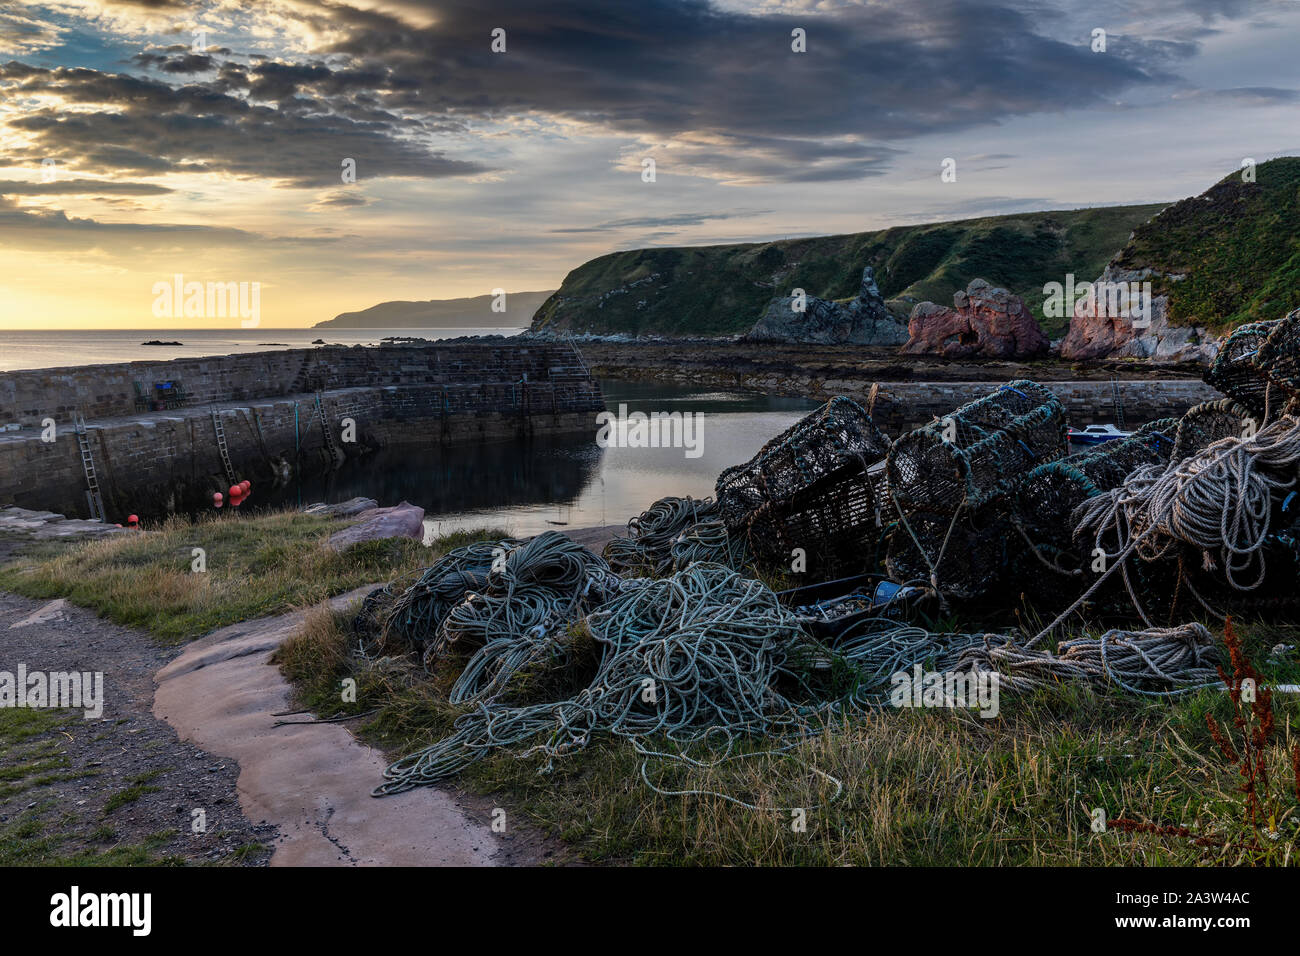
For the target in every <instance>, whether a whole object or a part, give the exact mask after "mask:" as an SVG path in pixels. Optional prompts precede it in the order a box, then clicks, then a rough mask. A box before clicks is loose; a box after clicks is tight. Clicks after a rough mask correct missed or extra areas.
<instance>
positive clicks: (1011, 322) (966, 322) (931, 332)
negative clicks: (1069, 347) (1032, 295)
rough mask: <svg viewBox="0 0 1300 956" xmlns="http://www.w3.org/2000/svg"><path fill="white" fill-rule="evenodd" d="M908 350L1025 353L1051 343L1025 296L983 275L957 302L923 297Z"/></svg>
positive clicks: (954, 354)
mask: <svg viewBox="0 0 1300 956" xmlns="http://www.w3.org/2000/svg"><path fill="white" fill-rule="evenodd" d="M907 332H908V340H907V344H906V345H904V346H903V351H904V352H905V353H907V354H910V355H940V356H942V357H944V358H997V359H1024V358H1034V357H1035V356H1039V355H1045V354H1047V351H1048V349H1049V348H1050V347H1051V343H1050V342H1049V341H1048V338H1047V336H1046V335H1045V334H1044V333H1043V330H1042V329H1041V328H1039V327H1038V323H1037V322H1036V321H1035V320H1034V317H1033V315H1032V314H1030V312H1029V309H1028V308H1026V307H1025V302H1024V300H1023V299H1021V298H1020V296H1018V295H1012V294H1011V293H1010V292H1008V291H1007V290H1006V289H999V288H996V287H995V286H993V285H991V284H990V283H988V282H985V281H984V280H983V279H972V280H971V283H970V285H968V286H967V287H966V290H965V291H964V292H961V291H959V292H957V293H955V294H954V295H953V297H952V308H949V307H948V306H946V305H939V304H937V303H934V302H918V303H917V304H916V306H915V307H914V308H913V309H912V314H911V316H910V317H909V319H908V323H907Z"/></svg>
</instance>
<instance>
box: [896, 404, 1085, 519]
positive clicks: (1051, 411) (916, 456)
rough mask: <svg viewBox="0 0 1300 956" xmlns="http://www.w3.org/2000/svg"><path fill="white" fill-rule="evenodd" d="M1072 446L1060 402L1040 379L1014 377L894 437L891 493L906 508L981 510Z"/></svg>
mask: <svg viewBox="0 0 1300 956" xmlns="http://www.w3.org/2000/svg"><path fill="white" fill-rule="evenodd" d="M1065 452H1066V427H1065V411H1064V409H1063V408H1062V407H1061V403H1060V401H1059V400H1058V399H1057V398H1056V396H1055V395H1053V394H1052V393H1051V392H1050V391H1049V390H1048V389H1046V388H1044V387H1043V386H1041V385H1039V384H1037V383H1036V382H1029V381H1023V380H1022V381H1016V382H1011V383H1010V384H1008V385H1003V386H1002V387H1000V388H999V389H997V391H995V392H993V393H992V394H990V395H987V396H985V397H984V398H981V399H978V400H976V401H974V402H970V403H969V404H966V405H963V406H961V407H960V408H958V409H957V410H956V411H954V412H953V413H952V414H951V415H948V416H945V417H944V418H942V419H939V420H938V421H934V422H931V423H930V424H928V425H925V426H923V427H921V428H918V429H916V430H915V431H911V432H908V433H907V434H906V435H903V436H902V437H901V438H899V439H898V441H896V442H894V445H893V447H892V448H891V449H890V452H889V459H888V475H889V488H890V493H891V494H892V495H893V497H894V501H895V502H896V503H897V505H898V506H899V508H901V509H902V510H903V511H906V512H912V511H916V512H929V513H932V514H951V513H953V512H955V511H957V510H958V509H959V508H963V507H965V508H967V509H978V508H981V507H983V506H984V505H986V504H988V503H989V502H991V501H993V500H994V499H996V498H998V497H1000V496H1002V495H1005V494H1007V493H1009V492H1011V491H1012V490H1014V488H1015V486H1016V485H1017V484H1018V483H1019V481H1020V479H1021V478H1022V477H1023V476H1024V474H1025V473H1026V472H1027V471H1028V470H1029V469H1031V468H1033V467H1034V466H1035V465H1038V464H1040V463H1042V462H1045V461H1052V460H1054V459H1057V458H1060V457H1062V456H1063V455H1064V454H1065Z"/></svg>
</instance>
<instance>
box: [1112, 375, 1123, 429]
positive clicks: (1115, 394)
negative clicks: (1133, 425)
mask: <svg viewBox="0 0 1300 956" xmlns="http://www.w3.org/2000/svg"><path fill="white" fill-rule="evenodd" d="M1110 394H1111V398H1112V400H1113V401H1114V403H1115V427H1116V428H1118V429H1119V430H1120V431H1123V430H1124V397H1123V396H1122V395H1121V394H1120V391H1119V382H1118V381H1117V380H1115V379H1113V378H1112V379H1111V380H1110Z"/></svg>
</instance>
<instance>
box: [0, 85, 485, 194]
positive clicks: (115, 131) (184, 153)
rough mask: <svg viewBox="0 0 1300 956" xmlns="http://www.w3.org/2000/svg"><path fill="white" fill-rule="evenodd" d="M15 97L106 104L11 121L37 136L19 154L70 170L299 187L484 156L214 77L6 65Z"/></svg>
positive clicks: (471, 169)
mask: <svg viewBox="0 0 1300 956" xmlns="http://www.w3.org/2000/svg"><path fill="white" fill-rule="evenodd" d="M0 86H3V87H7V89H6V93H7V94H8V95H11V96H21V95H23V94H36V93H42V94H56V95H57V96H59V97H60V98H62V99H63V100H65V101H67V102H71V103H76V104H84V105H87V106H94V105H102V106H103V107H105V108H104V109H101V110H94V109H83V110H76V111H70V110H66V109H60V108H56V107H53V106H49V107H41V108H36V109H30V110H27V111H26V112H25V113H23V114H22V115H20V116H17V117H16V118H14V119H13V120H11V121H10V124H9V125H10V126H11V127H12V128H13V129H15V130H18V131H20V132H23V133H26V134H28V135H29V136H31V137H32V138H33V139H34V145H31V146H28V147H25V148H22V149H18V150H16V151H15V152H14V153H13V154H12V158H13V159H15V160H17V161H18V162H24V161H26V162H31V163H39V162H40V160H42V159H57V160H59V161H60V163H61V164H62V165H65V166H67V167H68V168H70V169H75V170H78V171H84V172H94V173H128V174H133V175H140V174H156V173H164V172H176V171H190V172H220V173H227V174H231V175H235V176H245V177H258V178H266V179H273V180H278V181H280V182H282V183H284V184H286V185H293V186H327V185H334V184H337V183H338V182H339V168H340V167H339V164H340V163H341V162H342V160H343V159H344V158H345V157H350V158H352V159H355V160H356V162H357V166H358V168H359V169H360V170H361V174H362V175H365V176H374V177H380V176H406V177H417V178H427V179H434V178H440V177H446V176H466V175H476V174H479V173H483V172H486V171H488V169H489V167H488V166H486V165H485V164H483V163H479V162H475V161H468V160H459V159H453V158H450V157H448V156H446V155H445V154H444V153H442V152H439V151H435V150H430V149H427V148H425V147H424V146H422V145H420V144H419V143H418V142H416V141H415V140H414V139H413V138H412V137H411V136H410V134H411V132H412V129H411V128H410V127H409V126H408V125H406V124H402V123H400V122H397V121H390V122H380V121H375V120H357V119H353V118H351V117H348V116H345V115H340V114H338V113H337V112H334V111H331V110H329V109H328V108H324V107H322V106H320V105H318V104H314V103H313V102H312V101H310V100H308V101H302V102H299V101H297V100H295V101H291V102H288V103H281V104H280V105H279V106H278V107H270V106H264V105H258V104H255V103H250V102H248V101H247V100H245V99H243V98H241V97H239V96H236V95H233V94H232V93H229V92H224V91H222V90H220V89H218V88H216V87H213V86H209V85H206V84H187V85H185V86H181V87H174V86H171V85H169V84H167V83H165V82H162V81H160V80H155V79H150V78H142V77H133V76H125V75H121V74H113V73H101V72H98V71H96V70H88V69H66V68H57V69H42V68H33V67H30V66H27V65H25V64H21V63H9V64H6V65H5V66H3V67H0Z"/></svg>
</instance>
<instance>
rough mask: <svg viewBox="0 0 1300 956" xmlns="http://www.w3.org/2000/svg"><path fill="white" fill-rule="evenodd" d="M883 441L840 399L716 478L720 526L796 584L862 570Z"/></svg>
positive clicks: (875, 512) (875, 509)
mask: <svg viewBox="0 0 1300 956" xmlns="http://www.w3.org/2000/svg"><path fill="white" fill-rule="evenodd" d="M888 450H889V439H888V438H887V437H886V436H885V434H884V432H882V431H881V430H880V429H879V428H878V427H877V426H876V424H875V422H873V421H872V420H871V416H870V415H868V414H867V412H866V411H865V410H864V409H863V408H862V406H860V405H858V404H857V403H856V402H854V401H852V400H851V399H848V398H844V397H843V396H839V397H836V398H833V399H831V400H830V401H829V402H827V403H826V404H825V405H823V406H822V407H821V408H819V409H818V410H817V411H815V412H813V413H812V414H811V415H809V416H807V417H806V418H804V419H803V420H802V421H799V422H797V423H796V424H795V425H793V426H791V427H790V428H788V429H786V431H784V432H782V433H781V434H780V435H778V436H776V437H775V438H773V439H772V440H771V441H769V442H768V443H767V444H766V445H764V446H763V447H762V449H761V450H760V451H759V452H758V454H757V455H755V456H754V457H753V459H751V460H750V461H748V462H746V463H745V464H743V465H736V466H734V467H732V468H728V469H727V470H726V471H724V472H723V473H722V474H721V475H719V476H718V483H717V501H718V507H719V510H720V511H721V513H722V519H723V521H724V523H725V524H726V527H727V532H728V534H729V535H731V536H732V537H733V538H735V537H741V538H743V539H744V544H745V546H746V547H748V549H749V553H750V555H751V558H752V560H753V561H754V564H755V566H756V567H758V568H759V569H760V570H762V571H765V572H767V573H769V574H780V575H786V576H789V577H791V578H792V579H793V580H796V581H799V582H801V583H813V582H818V581H829V580H833V579H836V578H841V577H847V576H849V575H857V574H861V573H863V572H864V571H868V570H871V569H872V568H873V567H874V566H875V565H876V563H877V550H878V546H879V542H880V539H881V528H882V516H883V513H884V501H883V499H882V498H881V496H880V490H879V488H878V484H879V479H880V477H881V475H882V474H883V470H884V469H883V460H884V457H885V455H886V453H887V452H888Z"/></svg>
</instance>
